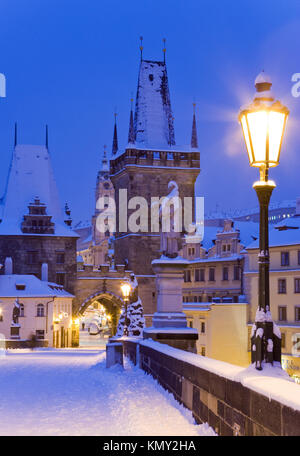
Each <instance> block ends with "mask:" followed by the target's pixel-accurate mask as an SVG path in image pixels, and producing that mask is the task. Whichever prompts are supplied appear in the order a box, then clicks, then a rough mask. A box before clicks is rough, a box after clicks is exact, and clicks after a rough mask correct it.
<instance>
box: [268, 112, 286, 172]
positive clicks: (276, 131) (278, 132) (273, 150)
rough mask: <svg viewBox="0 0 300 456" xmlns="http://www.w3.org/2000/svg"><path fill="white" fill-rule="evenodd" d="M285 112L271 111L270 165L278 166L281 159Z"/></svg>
mask: <svg viewBox="0 0 300 456" xmlns="http://www.w3.org/2000/svg"><path fill="white" fill-rule="evenodd" d="M285 116H286V115H285V113H282V112H276V111H271V112H270V113H269V160H270V161H271V162H275V163H270V166H276V165H277V164H278V161H279V154H280V146H281V139H282V136H283V130H284V124H285Z"/></svg>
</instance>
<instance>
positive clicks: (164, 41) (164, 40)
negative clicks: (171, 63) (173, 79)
mask: <svg viewBox="0 0 300 456" xmlns="http://www.w3.org/2000/svg"><path fill="white" fill-rule="evenodd" d="M163 43H164V47H163V53H164V63H166V50H167V49H166V38H163Z"/></svg>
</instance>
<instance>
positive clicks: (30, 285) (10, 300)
mask: <svg viewBox="0 0 300 456" xmlns="http://www.w3.org/2000/svg"><path fill="white" fill-rule="evenodd" d="M73 298H74V296H73V295H71V294H70V293H68V292H67V291H65V290H64V289H63V287H62V286H61V285H58V284H54V283H52V282H48V281H47V280H40V279H38V278H37V277H36V276H35V275H30V274H2V275H0V335H1V344H5V346H6V347H7V348H19V347H27V346H28V343H29V341H31V340H32V338H33V337H35V339H36V342H37V344H38V345H40V346H44V347H56V348H58V347H59V348H61V347H71V346H72V335H73V334H72V333H73V331H74V323H73V320H72V301H73ZM14 308H18V309H19V317H18V322H17V323H16V324H14V322H13V312H14Z"/></svg>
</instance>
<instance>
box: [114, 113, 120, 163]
mask: <svg viewBox="0 0 300 456" xmlns="http://www.w3.org/2000/svg"><path fill="white" fill-rule="evenodd" d="M118 148H119V147H118V133H117V113H116V112H115V126H114V137H113V144H112V154H113V155H116V153H117V152H118Z"/></svg>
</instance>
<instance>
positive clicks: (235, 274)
mask: <svg viewBox="0 0 300 456" xmlns="http://www.w3.org/2000/svg"><path fill="white" fill-rule="evenodd" d="M233 280H240V267H239V266H237V265H235V266H234V268H233Z"/></svg>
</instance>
